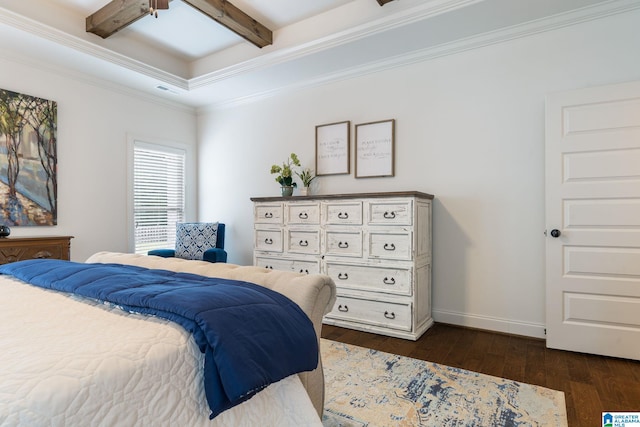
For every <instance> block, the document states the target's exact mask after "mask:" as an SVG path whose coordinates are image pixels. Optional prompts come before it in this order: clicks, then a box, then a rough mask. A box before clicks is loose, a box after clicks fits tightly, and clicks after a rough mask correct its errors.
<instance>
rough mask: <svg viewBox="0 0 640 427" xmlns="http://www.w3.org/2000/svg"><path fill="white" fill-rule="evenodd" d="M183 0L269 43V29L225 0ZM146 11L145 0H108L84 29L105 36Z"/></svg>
mask: <svg viewBox="0 0 640 427" xmlns="http://www.w3.org/2000/svg"><path fill="white" fill-rule="evenodd" d="M159 3H160V2H159ZM184 3H187V4H188V5H190V6H192V7H193V8H195V9H197V10H199V11H200V12H202V13H204V14H205V15H207V16H209V17H210V18H211V19H213V20H215V21H216V22H218V23H220V24H222V25H224V26H225V27H227V28H228V29H230V30H231V31H233V32H234V33H236V34H238V35H239V36H240V37H243V38H244V39H246V40H248V41H250V42H251V43H253V44H254V45H256V46H258V47H265V46H267V45H270V44H272V43H273V33H272V32H271V30H269V29H268V28H267V27H265V26H264V25H262V24H261V23H259V22H258V21H256V20H255V19H253V18H252V17H251V16H249V15H247V14H246V13H244V12H243V11H242V10H240V9H238V8H237V7H235V6H234V5H233V4H231V3H229V2H228V1H226V0H184ZM147 14H149V0H112V1H110V2H109V3H107V4H106V5H105V6H104V7H103V8H102V9H100V10H98V11H97V12H95V13H93V14H92V15H90V16H88V17H87V19H86V30H87V32H89V33H93V34H96V35H98V36H100V37H102V38H103V39H106V38H107V37H109V36H111V35H112V34H114V33H116V32H118V31H120V30H121V29H123V28H125V27H127V26H128V25H131V24H132V23H134V22H135V21H137V20H138V19H140V18H142V17H143V16H145V15H147Z"/></svg>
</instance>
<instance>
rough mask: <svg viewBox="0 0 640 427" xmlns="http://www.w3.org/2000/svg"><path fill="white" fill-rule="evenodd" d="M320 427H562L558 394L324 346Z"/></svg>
mask: <svg viewBox="0 0 640 427" xmlns="http://www.w3.org/2000/svg"><path fill="white" fill-rule="evenodd" d="M321 349H322V360H323V364H324V369H325V372H324V375H325V381H326V396H325V411H324V416H323V419H322V423H323V425H324V426H325V427H337V426H340V427H364V426H368V427H374V426H375V427H382V426H393V427H409V426H437V427H445V426H446V427H462V426H465V427H466V426H469V427H470V426H566V425H567V413H566V407H565V400H564V393H563V392H560V391H556V390H551V389H548V388H544V387H539V386H534V385H531V384H524V383H519V382H516V381H511V380H507V379H504V378H498V377H492V376H489V375H484V374H479V373H477V372H471V371H466V370H464V369H457V368H452V367H448V366H444V365H438V364H436V363H430V362H425V361H422V360H417V359H411V358H408V357H403V356H398V355H395V354H389V353H384V352H380V351H376V350H370V349H366V348H362V347H356V346H352V345H349V344H343V343H338V342H334V341H329V340H325V339H323V340H322V341H321Z"/></svg>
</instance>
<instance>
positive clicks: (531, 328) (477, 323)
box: [432, 310, 545, 339]
mask: <svg viewBox="0 0 640 427" xmlns="http://www.w3.org/2000/svg"><path fill="white" fill-rule="evenodd" d="M432 314H433V320H435V321H436V322H440V323H448V324H451V325H457V326H467V327H470V328H476V329H484V330H487V331H494V332H503V333H507V334H513V335H522V336H525V337H532V338H542V339H544V338H545V325H544V324H539V323H527V322H520V321H516V320H511V319H499V318H496V317H487V316H478V315H474V314H468V313H458V312H454V311H445V310H432Z"/></svg>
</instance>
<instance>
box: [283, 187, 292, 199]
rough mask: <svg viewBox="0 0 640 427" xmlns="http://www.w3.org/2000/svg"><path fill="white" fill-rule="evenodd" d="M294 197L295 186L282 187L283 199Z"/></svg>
mask: <svg viewBox="0 0 640 427" xmlns="http://www.w3.org/2000/svg"><path fill="white" fill-rule="evenodd" d="M291 196H293V186H292V185H283V186H282V197H291Z"/></svg>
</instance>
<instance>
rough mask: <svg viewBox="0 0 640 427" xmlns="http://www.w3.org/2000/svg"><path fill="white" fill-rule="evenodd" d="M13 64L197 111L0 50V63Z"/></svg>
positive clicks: (77, 72) (178, 103)
mask: <svg viewBox="0 0 640 427" xmlns="http://www.w3.org/2000/svg"><path fill="white" fill-rule="evenodd" d="M2 61H6V62H13V63H16V64H22V65H25V66H27V67H32V68H37V69H38V70H44V71H46V72H49V73H52V74H56V75H58V76H60V77H64V78H67V79H68V78H70V79H72V80H74V81H78V82H82V83H84V84H87V85H91V86H95V87H98V88H101V89H106V90H108V91H110V92H115V93H119V94H121V95H125V96H130V97H135V98H138V99H141V100H143V101H146V102H151V103H153V104H156V105H163V106H165V107H167V108H171V109H174V110H176V111H181V112H186V113H195V112H196V111H197V109H196V108H195V107H192V106H189V105H186V104H184V103H182V102H177V101H172V100H170V99H167V98H166V97H162V96H155V95H153V94H150V93H148V92H145V91H141V90H136V89H132V88H131V87H129V86H123V85H120V84H118V83H114V82H111V81H109V80H105V79H102V78H100V77H94V76H92V75H90V74H87V73H84V72H81V71H76V70H73V69H70V68H67V67H61V66H57V65H52V64H50V63H48V62H46V61H41V60H38V59H34V58H33V57H31V56H26V55H20V54H18V53H16V52H13V51H7V50H6V49H1V48H0V62H2Z"/></svg>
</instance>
